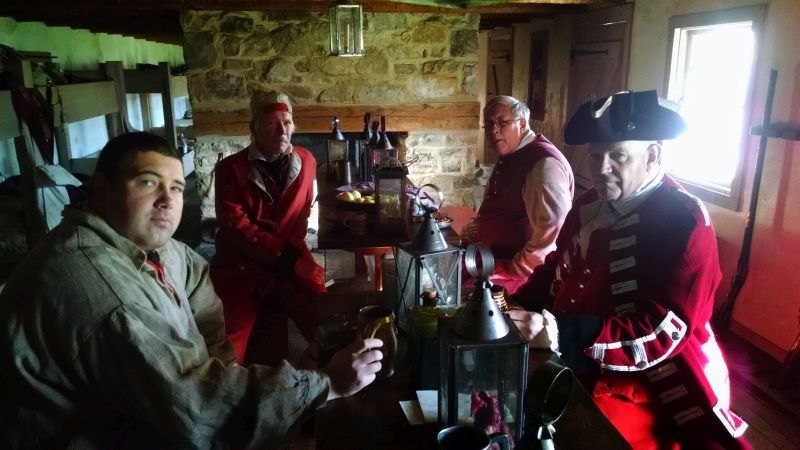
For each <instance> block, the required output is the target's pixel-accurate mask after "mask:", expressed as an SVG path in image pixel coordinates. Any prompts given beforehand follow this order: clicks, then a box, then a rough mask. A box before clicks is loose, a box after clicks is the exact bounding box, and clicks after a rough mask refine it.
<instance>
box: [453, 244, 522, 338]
mask: <svg viewBox="0 0 800 450" xmlns="http://www.w3.org/2000/svg"><path fill="white" fill-rule="evenodd" d="M478 256H480V259H481V263H482V267H481V268H480V269H479V268H478V261H477V257H478ZM464 263H465V265H466V267H467V271H468V272H469V273H470V275H472V276H478V277H479V278H478V281H477V282H476V283H475V290H474V291H473V292H472V295H471V296H470V299H469V300H468V301H467V303H466V305H464V307H463V308H462V309H461V311H460V312H459V314H458V318H457V322H456V324H455V328H454V331H455V332H456V333H457V334H458V335H459V336H461V337H463V338H466V339H471V340H476V341H493V340H496V339H500V338H503V337H505V336H506V335H507V334H508V333H509V332H510V331H511V329H510V327H509V325H508V321H507V320H506V319H505V316H503V313H502V311H500V308H499V307H498V306H497V302H496V301H495V300H494V298H492V290H491V287H492V283H491V282H490V281H489V278H488V276H489V274H491V273H492V271H493V270H494V257H493V256H492V252H491V251H490V250H489V248H488V247H485V246H483V245H474V244H472V245H470V246H469V247H467V253H466V255H465V256H464Z"/></svg>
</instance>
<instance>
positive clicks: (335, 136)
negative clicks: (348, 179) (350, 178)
mask: <svg viewBox="0 0 800 450" xmlns="http://www.w3.org/2000/svg"><path fill="white" fill-rule="evenodd" d="M326 143H327V147H326V153H325V162H326V165H327V170H326V174H327V178H328V180H335V179H336V164H337V163H336V161H347V140H346V139H345V138H344V135H343V134H342V132H341V131H339V116H335V117H334V118H333V120H331V134H330V135H329V136H328V140H327V141H326Z"/></svg>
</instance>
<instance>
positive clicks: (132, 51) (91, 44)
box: [0, 17, 183, 181]
mask: <svg viewBox="0 0 800 450" xmlns="http://www.w3.org/2000/svg"><path fill="white" fill-rule="evenodd" d="M0 44H3V45H6V46H9V47H11V48H13V49H15V50H19V51H33V52H48V53H50V54H51V55H53V56H55V62H56V63H57V64H59V65H60V66H61V69H62V70H94V69H97V65H98V63H101V62H105V61H122V64H123V66H124V67H125V68H130V69H132V68H135V67H136V64H138V63H144V64H158V63H159V62H162V61H166V62H169V63H170V65H171V66H173V67H174V66H178V65H182V64H183V48H182V47H180V46H177V45H170V44H161V43H158V42H151V41H146V40H143V39H135V38H132V37H126V36H121V35H118V34H106V33H92V32H90V31H88V30H74V29H72V28H68V27H50V26H47V25H45V24H43V23H41V22H17V21H16V20H14V19H12V18H10V17H0ZM17 174H19V165H18V163H17V159H16V156H15V153H14V147H13V145H12V143H11V141H8V142H0V181H2V180H3V179H5V178H7V177H9V176H12V175H17Z"/></svg>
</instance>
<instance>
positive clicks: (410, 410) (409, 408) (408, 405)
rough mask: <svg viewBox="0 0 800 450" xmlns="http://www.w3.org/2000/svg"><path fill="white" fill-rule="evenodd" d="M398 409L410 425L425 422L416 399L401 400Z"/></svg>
mask: <svg viewBox="0 0 800 450" xmlns="http://www.w3.org/2000/svg"><path fill="white" fill-rule="evenodd" d="M400 409H402V410H403V413H405V415H406V419H408V423H410V424H411V425H422V424H423V423H425V417H423V416H422V410H421V409H419V402H418V401H416V400H401V401H400Z"/></svg>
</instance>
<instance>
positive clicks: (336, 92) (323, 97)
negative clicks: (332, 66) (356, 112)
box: [319, 82, 355, 103]
mask: <svg viewBox="0 0 800 450" xmlns="http://www.w3.org/2000/svg"><path fill="white" fill-rule="evenodd" d="M354 90H355V88H354V86H353V85H352V84H351V83H348V82H339V83H336V84H335V85H333V86H332V87H330V88H328V89H323V91H322V92H320V94H319V101H320V103H352V101H353V91H354Z"/></svg>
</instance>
